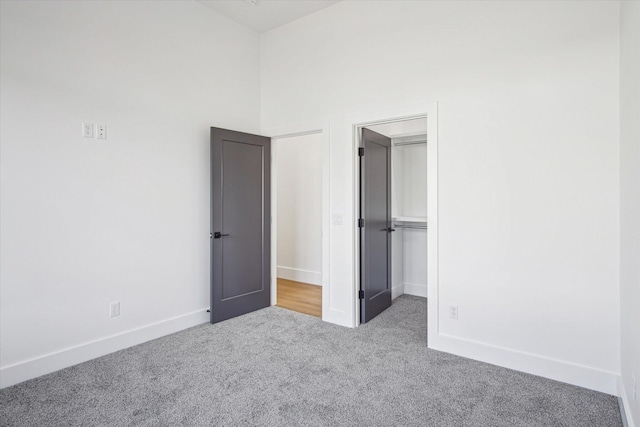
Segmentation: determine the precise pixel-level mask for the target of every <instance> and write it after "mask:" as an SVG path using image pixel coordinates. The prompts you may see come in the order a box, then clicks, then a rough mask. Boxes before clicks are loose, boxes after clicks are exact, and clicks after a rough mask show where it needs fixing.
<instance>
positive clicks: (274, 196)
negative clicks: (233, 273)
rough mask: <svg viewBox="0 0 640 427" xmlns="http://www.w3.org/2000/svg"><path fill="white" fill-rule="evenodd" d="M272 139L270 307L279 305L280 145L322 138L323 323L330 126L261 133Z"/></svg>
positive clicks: (326, 298) (326, 297)
mask: <svg viewBox="0 0 640 427" xmlns="http://www.w3.org/2000/svg"><path fill="white" fill-rule="evenodd" d="M262 134H263V135H267V136H269V137H270V138H271V305H276V304H277V303H278V274H277V272H278V267H277V263H278V166H277V158H278V157H277V156H278V147H279V144H278V141H279V140H282V139H286V138H292V137H296V136H304V135H314V134H321V135H322V320H326V314H327V310H328V307H329V274H330V264H329V247H330V246H329V243H330V241H329V238H330V234H329V231H330V229H329V227H330V217H331V216H330V214H329V182H330V181H329V170H330V169H329V166H330V165H329V159H330V153H331V152H330V124H329V122H311V123H302V124H298V125H290V126H287V127H282V128H275V129H271V130H269V129H267V130H266V131H265V132H262Z"/></svg>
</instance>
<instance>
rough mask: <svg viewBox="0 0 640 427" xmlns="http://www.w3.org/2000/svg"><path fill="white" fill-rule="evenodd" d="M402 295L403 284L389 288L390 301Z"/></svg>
mask: <svg viewBox="0 0 640 427" xmlns="http://www.w3.org/2000/svg"><path fill="white" fill-rule="evenodd" d="M404 293H405V292H404V284H402V283H400V284H399V285H396V286H392V287H391V299H396V298H398V297H399V296H400V295H404Z"/></svg>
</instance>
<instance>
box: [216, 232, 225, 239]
mask: <svg viewBox="0 0 640 427" xmlns="http://www.w3.org/2000/svg"><path fill="white" fill-rule="evenodd" d="M225 236H228V234H222V233H221V232H219V231H216V232H215V233H213V238H214V239H219V238H221V237H225Z"/></svg>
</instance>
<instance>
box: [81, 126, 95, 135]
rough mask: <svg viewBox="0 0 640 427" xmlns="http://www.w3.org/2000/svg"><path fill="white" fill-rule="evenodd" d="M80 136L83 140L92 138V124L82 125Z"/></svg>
mask: <svg viewBox="0 0 640 427" xmlns="http://www.w3.org/2000/svg"><path fill="white" fill-rule="evenodd" d="M82 136H83V137H84V138H93V123H83V124H82Z"/></svg>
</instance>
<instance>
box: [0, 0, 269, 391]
mask: <svg viewBox="0 0 640 427" xmlns="http://www.w3.org/2000/svg"><path fill="white" fill-rule="evenodd" d="M1 19H2V20H1V25H0V26H1V31H2V33H1V43H2V45H1V51H2V64H1V67H2V68H1V116H2V126H1V128H2V130H1V134H0V135H1V154H2V156H1V169H2V175H1V194H2V203H1V210H0V213H1V258H0V261H1V267H2V268H1V276H0V278H1V288H0V292H1V296H2V298H1V310H0V311H1V317H0V320H1V321H0V325H1V326H0V327H1V329H0V331H1V334H0V335H1V345H0V347H1V352H0V359H1V366H2V371H1V375H0V376H1V383H2V385H3V386H4V385H8V384H10V383H14V382H16V381H20V380H23V379H26V378H27V377H31V376H36V375H38V374H42V373H45V372H48V371H51V370H55V369H57V368H60V367H63V366H66V365H69V364H72V363H76V362H79V361H82V360H84V359H87V358H90V357H95V356H98V355H100V354H103V353H105V352H109V351H113V350H114V349H117V348H120V347H123V346H126V345H132V344H135V343H136V342H140V341H144V340H145V339H149V338H153V337H154V336H158V335H163V334H166V333H169V332H172V331H175V330H176V329H180V328H184V327H187V326H191V325H194V324H197V323H200V322H204V321H206V320H207V318H208V317H207V313H206V312H205V310H206V309H207V308H208V306H209V127H210V126H219V127H225V128H231V129H240V130H244V131H248V132H257V131H258V130H259V73H258V67H259V53H258V49H259V40H258V36H257V35H256V34H255V33H253V32H251V31H249V30H247V29H245V28H243V27H241V26H239V25H238V24H236V23H234V22H232V21H231V20H229V19H227V18H224V17H222V16H221V15H218V14H217V13H216V12H213V11H211V10H210V9H208V8H206V7H204V6H202V5H200V4H198V3H197V2H184V1H162V2H111V1H84V2H77V1H68V2H64V1H55V2H23V1H20V2H12V1H2V2H1ZM82 122H93V123H101V124H106V125H107V127H108V128H107V135H108V140H107V141H102V142H101V141H98V140H91V139H83V138H81V137H80V129H81V123H82ZM112 301H120V302H121V316H120V317H117V318H113V319H112V318H109V315H108V313H109V303H110V302H112ZM148 325H152V327H150V328H145V326H148ZM136 328H142V329H139V330H136V331H133V332H131V333H130V334H127V333H126V332H127V331H132V330H134V329H136ZM105 337H111V338H109V339H106V340H103V339H104V338H105ZM89 342H91V344H90V345H88V346H84V345H83V344H85V343H89ZM66 350H68V351H66ZM45 355H46V357H42V356H45Z"/></svg>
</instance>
